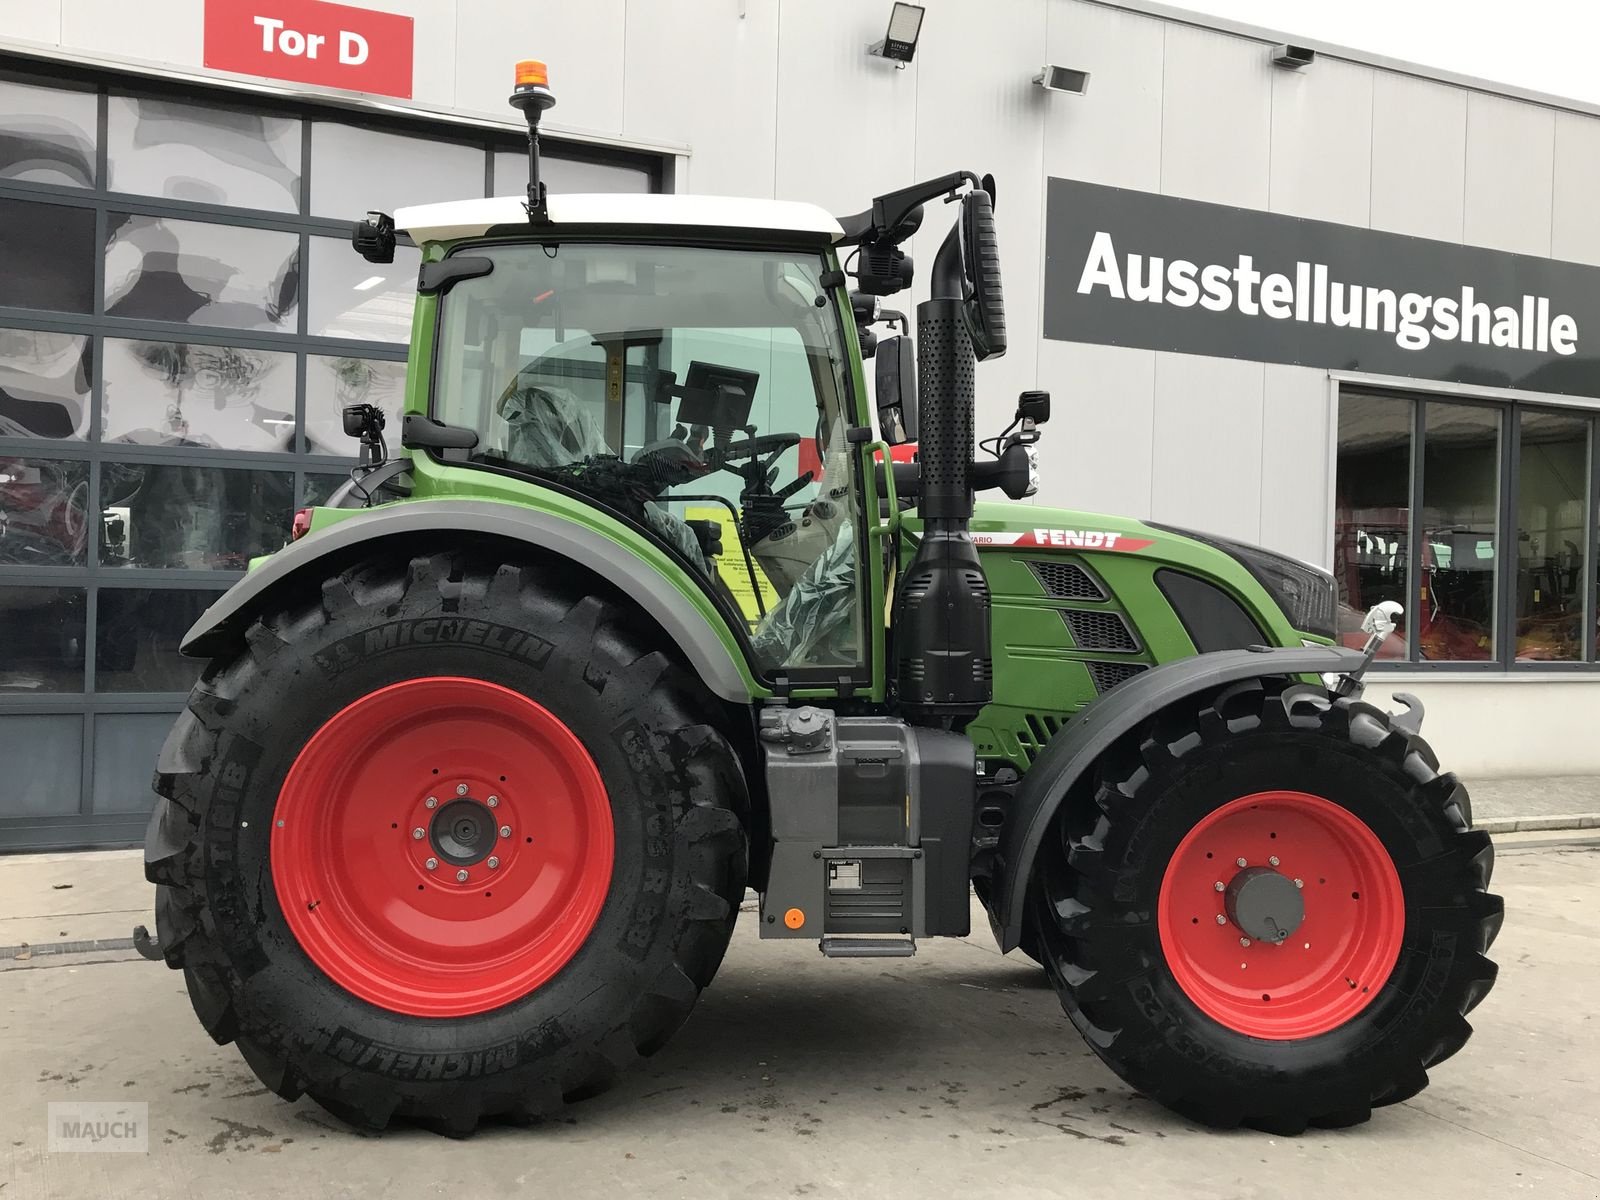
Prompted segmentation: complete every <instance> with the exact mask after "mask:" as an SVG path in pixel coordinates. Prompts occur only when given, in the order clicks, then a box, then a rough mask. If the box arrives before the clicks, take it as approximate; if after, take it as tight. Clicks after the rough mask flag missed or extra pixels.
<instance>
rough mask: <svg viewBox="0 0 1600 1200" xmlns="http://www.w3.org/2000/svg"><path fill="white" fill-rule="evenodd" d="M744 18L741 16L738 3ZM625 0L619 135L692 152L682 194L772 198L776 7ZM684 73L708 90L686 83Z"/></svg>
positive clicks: (732, 1)
mask: <svg viewBox="0 0 1600 1200" xmlns="http://www.w3.org/2000/svg"><path fill="white" fill-rule="evenodd" d="M741 8H742V9H743V10H744V12H745V15H744V16H743V17H742V18H741V17H740V15H739V11H740V9H741ZM694 11H695V12H696V13H697V14H698V16H697V17H696V19H694V20H692V21H686V20H685V19H684V12H685V6H684V4H683V3H682V2H681V0H628V8H627V42H626V54H625V55H624V59H625V61H626V63H627V78H626V81H625V85H624V99H623V110H622V132H623V133H624V134H625V135H627V136H628V137H635V138H655V139H658V140H661V141H671V142H683V143H686V144H687V145H689V146H690V147H691V148H692V153H691V154H690V155H689V157H688V166H687V169H686V170H685V171H684V172H683V177H682V178H681V179H680V180H679V182H678V190H679V191H683V192H702V193H708V194H712V195H721V196H757V197H770V196H772V194H773V193H772V185H773V169H774V161H775V159H774V147H773V140H774V136H775V131H776V125H777V113H776V111H775V102H776V96H777V83H776V78H777V70H778V5H777V4H775V3H755V4H751V3H741V2H740V0H700V2H699V3H697V4H696V5H695V6H694ZM686 73H690V74H694V75H697V76H698V77H699V82H700V84H701V85H702V86H685V75H686Z"/></svg>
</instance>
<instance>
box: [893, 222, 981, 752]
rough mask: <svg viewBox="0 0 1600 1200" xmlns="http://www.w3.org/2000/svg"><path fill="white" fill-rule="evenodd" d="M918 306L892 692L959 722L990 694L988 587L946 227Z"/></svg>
mask: <svg viewBox="0 0 1600 1200" xmlns="http://www.w3.org/2000/svg"><path fill="white" fill-rule="evenodd" d="M931 290H932V296H933V298H932V299H929V300H925V301H923V302H922V303H921V304H919V305H917V394H918V395H919V397H921V401H922V404H921V408H922V412H921V415H920V431H919V434H920V436H919V438H918V443H917V461H918V464H919V466H920V467H921V472H920V473H921V481H920V488H921V490H920V495H919V497H918V503H917V512H918V515H919V516H921V518H922V521H923V531H922V541H921V543H920V544H919V545H918V546H917V552H916V554H915V555H914V556H913V557H912V560H911V564H910V566H909V567H908V568H907V569H906V571H905V573H904V574H903V575H902V576H901V579H900V587H899V590H898V591H897V593H896V595H895V613H894V621H893V629H894V638H895V693H896V698H897V700H898V701H899V704H900V707H901V709H902V711H903V712H904V713H905V714H906V716H907V717H908V718H909V719H912V720H918V721H921V722H924V723H929V724H938V725H942V726H945V727H947V728H960V727H961V726H963V725H965V723H966V722H967V721H969V720H971V719H972V718H973V717H975V716H976V715H977V714H978V711H979V710H980V709H982V708H983V706H984V705H986V704H988V703H989V701H990V700H991V699H992V698H993V695H994V660H993V657H992V651H991V649H990V614H989V585H988V582H987V581H986V580H985V578H984V574H983V565H982V563H980V562H979V561H978V551H977V548H976V547H975V546H973V544H972V534H971V531H970V525H971V522H972V479H971V472H972V446H973V431H974V413H973V408H974V405H975V402H976V389H975V386H974V377H975V374H976V366H977V356H976V354H975V352H974V350H973V345H972V335H971V333H970V332H969V330H968V328H967V318H966V315H965V312H964V308H965V300H964V295H965V292H964V284H963V279H962V267H961V250H960V244H959V241H958V234H957V232H956V230H954V229H952V230H951V231H950V234H949V236H948V237H946V238H945V240H944V244H943V245H941V246H940V247H939V253H938V255H937V257H936V258H935V259H934V264H933V278H932V289H931Z"/></svg>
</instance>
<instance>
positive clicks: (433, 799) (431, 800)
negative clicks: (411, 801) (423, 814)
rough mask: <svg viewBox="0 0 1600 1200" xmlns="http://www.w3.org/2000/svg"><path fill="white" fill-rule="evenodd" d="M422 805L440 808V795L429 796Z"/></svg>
mask: <svg viewBox="0 0 1600 1200" xmlns="http://www.w3.org/2000/svg"><path fill="white" fill-rule="evenodd" d="M422 807H423V808H438V807H439V797H437V796H429V797H428V798H427V799H426V800H424V801H423V802H422Z"/></svg>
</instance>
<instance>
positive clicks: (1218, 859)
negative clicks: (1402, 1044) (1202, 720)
mask: <svg viewBox="0 0 1600 1200" xmlns="http://www.w3.org/2000/svg"><path fill="white" fill-rule="evenodd" d="M1241 859H1242V860H1244V864H1245V865H1244V866H1243V867H1241V866H1240V865H1239V864H1240V860H1241ZM1242 872H1249V873H1250V874H1249V875H1248V876H1246V875H1243V874H1241V873H1242ZM1252 876H1253V877H1256V878H1258V879H1265V880H1267V886H1268V887H1269V888H1276V889H1277V890H1278V892H1279V894H1280V895H1282V894H1285V889H1286V888H1287V886H1289V885H1288V884H1285V883H1284V882H1282V881H1284V880H1287V881H1289V882H1290V883H1291V884H1293V885H1294V886H1295V887H1296V889H1297V891H1298V894H1299V899H1300V901H1301V902H1302V903H1303V905H1304V918H1303V920H1301V921H1299V923H1298V924H1297V925H1295V926H1294V927H1293V930H1292V932H1290V933H1289V934H1288V936H1287V937H1283V938H1282V940H1279V941H1274V940H1271V939H1270V938H1263V937H1250V936H1249V931H1248V930H1247V929H1245V928H1242V927H1241V925H1239V924H1237V923H1236V920H1241V919H1244V918H1242V917H1241V916H1240V914H1239V913H1238V912H1236V911H1234V910H1233V909H1232V908H1231V907H1230V906H1231V905H1232V903H1233V900H1232V899H1231V897H1232V895H1233V889H1237V887H1238V883H1237V882H1236V881H1243V880H1244V879H1247V878H1250V877H1252ZM1295 881H1298V882H1295ZM1218 884H1221V885H1222V887H1221V889H1220V890H1219V888H1218ZM1219 918H1220V920H1219ZM1249 923H1250V924H1252V926H1253V927H1255V928H1257V930H1258V932H1259V925H1258V924H1256V923H1255V922H1249ZM1157 925H1158V929H1159V931H1160V936H1161V949H1162V952H1163V954H1165V956H1166V960H1167V968H1168V969H1169V970H1170V971H1171V972H1172V977H1173V979H1175V980H1176V981H1177V984H1178V986H1179V987H1180V988H1182V989H1183V992H1184V994H1185V995H1186V996H1188V997H1189V999H1190V1000H1192V1001H1193V1002H1194V1003H1195V1005H1196V1007H1198V1008H1199V1009H1200V1011H1201V1012H1203V1013H1205V1014H1206V1015H1207V1016H1208V1017H1210V1018H1212V1019H1213V1020H1215V1021H1217V1022H1219V1023H1220V1024H1222V1025H1225V1026H1227V1027H1228V1028H1229V1029H1232V1030H1235V1031H1236V1032H1239V1033H1243V1034H1248V1035H1250V1036H1251V1037H1257V1038H1266V1039H1272V1040H1290V1039H1294V1038H1308V1037H1315V1036H1316V1035H1318V1034H1320V1033H1327V1032H1328V1031H1329V1030H1331V1029H1336V1028H1338V1027H1339V1026H1340V1025H1342V1024H1344V1023H1345V1022H1346V1021H1348V1020H1350V1019H1351V1018H1352V1017H1354V1016H1355V1015H1356V1014H1357V1013H1359V1012H1361V1010H1362V1009H1364V1008H1366V1007H1367V1005H1368V1004H1370V1003H1372V1001H1373V1000H1374V999H1375V998H1376V997H1377V995H1378V992H1379V991H1380V990H1381V989H1382V988H1383V985H1384V983H1385V982H1387V980H1388V978H1389V973H1390V972H1391V971H1392V970H1393V969H1394V964H1395V961H1396V959H1397V958H1398V957H1399V954H1400V942H1401V938H1402V937H1403V935H1404V933H1405V896H1404V893H1403V892H1402V890H1401V887H1400V877H1399V875H1398V874H1397V873H1396V872H1395V868H1394V863H1393V861H1392V860H1391V859H1390V857H1389V853H1388V851H1386V850H1385V849H1384V848H1383V843H1382V842H1380V841H1379V840H1378V837H1377V835H1376V834H1374V833H1373V832H1372V830H1371V829H1370V828H1368V827H1367V825H1366V823H1365V822H1363V821H1362V820H1361V819H1360V818H1359V817H1357V816H1356V815H1355V814H1354V813H1352V812H1350V811H1349V810H1348V809H1346V808H1342V807H1341V806H1339V805H1337V804H1334V803H1333V802H1332V801H1330V800H1325V799H1323V798H1322V797H1320V796H1312V795H1309V794H1307V793H1305V792H1257V793H1255V794H1254V795H1250V796H1244V797H1241V798H1240V799H1238V800H1234V801H1231V802H1230V803H1228V804H1224V805H1223V806H1222V807H1221V808H1218V809H1216V810H1215V811H1214V812H1211V813H1208V814H1207V815H1206V816H1205V817H1204V818H1203V819H1202V820H1201V821H1200V822H1199V823H1198V824H1196V825H1195V827H1194V828H1193V829H1191V830H1190V831H1189V833H1188V835H1187V836H1186V837H1185V838H1184V839H1183V841H1182V842H1180V843H1179V844H1178V848H1177V850H1176V851H1175V852H1174V853H1173V856H1172V859H1171V861H1170V862H1169V863H1168V864H1167V870H1166V874H1165V875H1164V876H1163V877H1162V880H1161V896H1160V899H1159V901H1158V905H1157ZM1280 933H1281V929H1280Z"/></svg>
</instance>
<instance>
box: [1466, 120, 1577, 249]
mask: <svg viewBox="0 0 1600 1200" xmlns="http://www.w3.org/2000/svg"><path fill="white" fill-rule="evenodd" d="M1555 140H1556V117H1555V113H1554V112H1553V111H1552V110H1550V109H1548V108H1538V107H1536V106H1535V105H1532V104H1524V103H1522V102H1521V101H1518V100H1507V99H1505V98H1503V97H1500V96H1489V95H1485V94H1484V93H1482V92H1473V93H1471V94H1470V95H1469V96H1468V97H1467V189H1466V220H1465V224H1464V237H1465V240H1466V241H1467V242H1468V244H1470V245H1474V246H1489V247H1491V248H1493V249H1496V250H1510V251H1513V252H1515V253H1517V254H1539V255H1547V254H1549V253H1550V199H1551V175H1552V171H1553V168H1554V161H1555Z"/></svg>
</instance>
